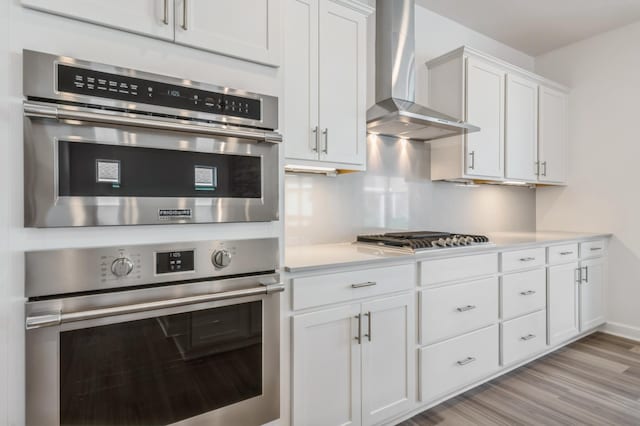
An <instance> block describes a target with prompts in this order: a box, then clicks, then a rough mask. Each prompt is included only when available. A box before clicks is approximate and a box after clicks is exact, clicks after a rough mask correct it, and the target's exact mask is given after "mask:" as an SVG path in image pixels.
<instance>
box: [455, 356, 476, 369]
mask: <svg viewBox="0 0 640 426" xmlns="http://www.w3.org/2000/svg"><path fill="white" fill-rule="evenodd" d="M474 361H476V359H475V358H474V357H472V356H470V357H467V358H465V359H463V360H460V361H457V362H456V364H458V365H459V366H461V367H462V366H465V365H467V364H471V363H472V362H474Z"/></svg>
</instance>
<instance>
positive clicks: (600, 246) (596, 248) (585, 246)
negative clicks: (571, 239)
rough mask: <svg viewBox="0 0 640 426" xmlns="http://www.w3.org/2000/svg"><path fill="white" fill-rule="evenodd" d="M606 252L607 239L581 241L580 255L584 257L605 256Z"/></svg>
mask: <svg viewBox="0 0 640 426" xmlns="http://www.w3.org/2000/svg"><path fill="white" fill-rule="evenodd" d="M606 252H607V242H606V241H605V240H597V241H587V242H586V243H580V257H581V258H582V259H588V258H590V257H600V256H604V255H605V254H606Z"/></svg>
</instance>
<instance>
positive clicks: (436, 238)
mask: <svg viewBox="0 0 640 426" xmlns="http://www.w3.org/2000/svg"><path fill="white" fill-rule="evenodd" d="M358 242H359V243H366V244H376V245H379V246H384V247H393V248H401V249H405V250H409V251H413V252H417V251H423V250H429V249H438V248H448V247H462V246H470V245H479V244H490V243H491V242H490V241H489V238H488V237H485V236H484V235H467V234H453V233H451V232H433V231H406V232H389V233H386V234H378V235H359V236H358Z"/></svg>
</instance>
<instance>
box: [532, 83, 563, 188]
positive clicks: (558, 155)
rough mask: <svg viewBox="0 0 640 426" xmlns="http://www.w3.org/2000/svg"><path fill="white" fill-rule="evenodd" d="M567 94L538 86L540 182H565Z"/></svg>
mask: <svg viewBox="0 0 640 426" xmlns="http://www.w3.org/2000/svg"><path fill="white" fill-rule="evenodd" d="M568 99H569V97H568V95H567V94H566V93H563V92H560V91H558V90H554V89H551V88H549V87H545V86H541V87H540V105H539V114H540V120H539V123H538V125H539V133H540V135H539V147H538V150H539V157H540V158H539V161H540V169H539V177H538V180H539V181H540V182H541V183H550V184H551V183H558V184H562V183H565V182H566V180H567V163H568V156H569V154H568V144H569V143H568V142H569V141H568V137H569V135H568V131H567V127H568V121H569V117H568Z"/></svg>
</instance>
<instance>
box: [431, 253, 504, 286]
mask: <svg viewBox="0 0 640 426" xmlns="http://www.w3.org/2000/svg"><path fill="white" fill-rule="evenodd" d="M497 272H498V254H497V253H491V254H481V255H477V256H464V257H454V258H448V259H437V260H426V261H424V262H420V285H422V286H429V285H432V284H438V283H443V282H447V281H459V280H463V279H466V278H474V277H480V276H482V275H492V274H495V273H497Z"/></svg>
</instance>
